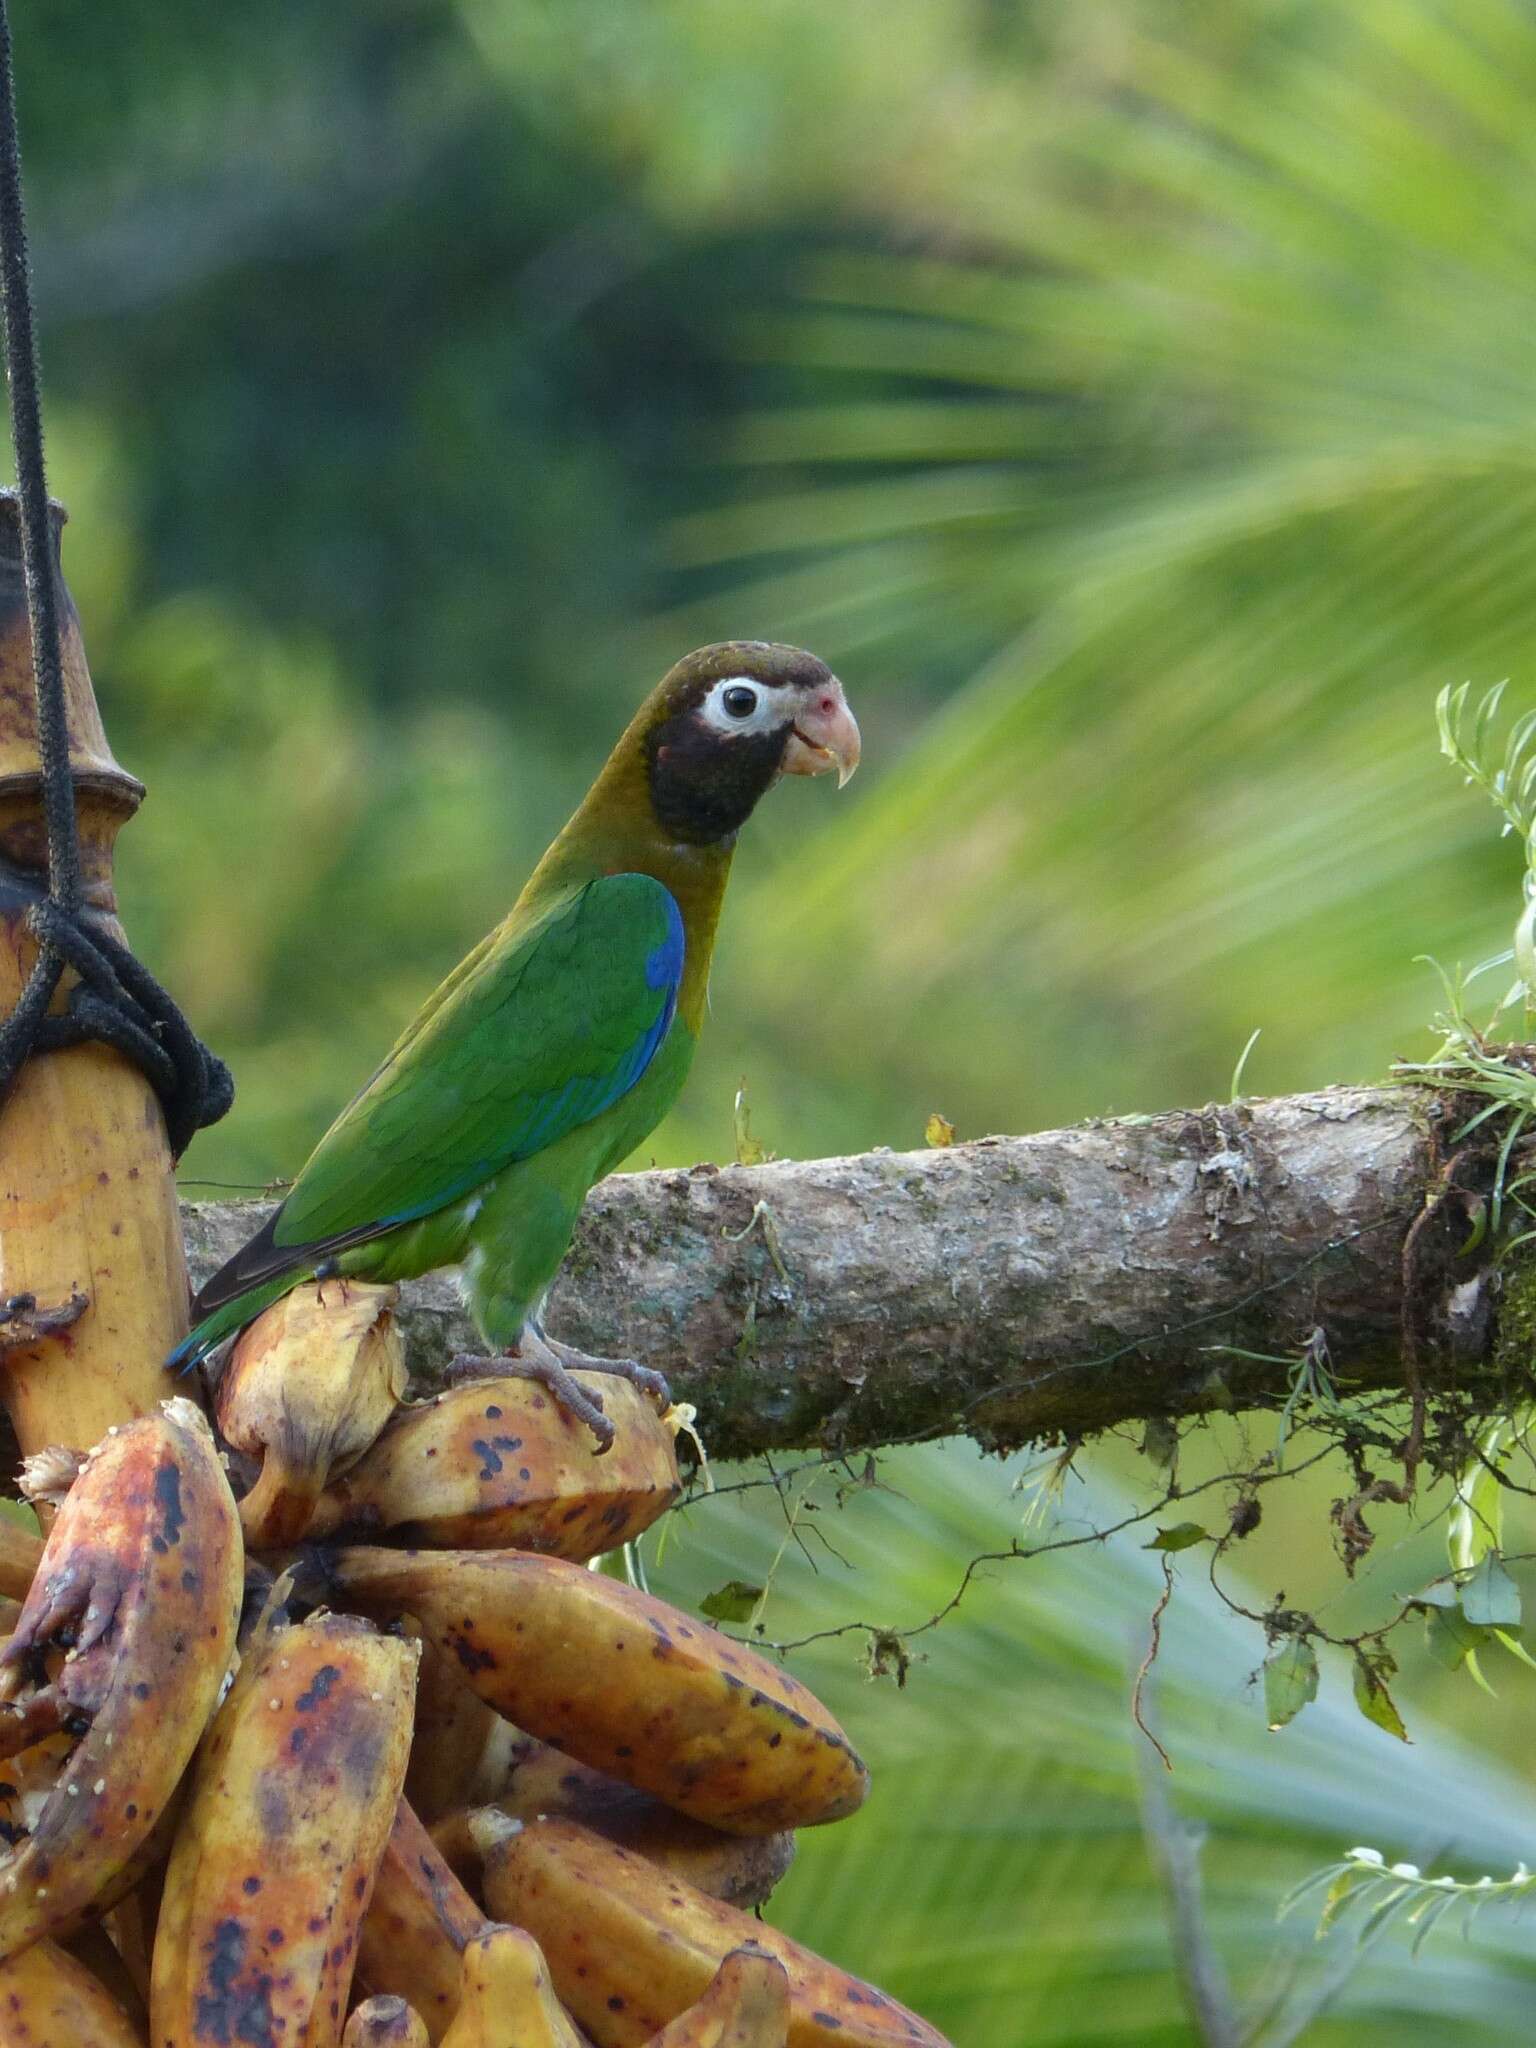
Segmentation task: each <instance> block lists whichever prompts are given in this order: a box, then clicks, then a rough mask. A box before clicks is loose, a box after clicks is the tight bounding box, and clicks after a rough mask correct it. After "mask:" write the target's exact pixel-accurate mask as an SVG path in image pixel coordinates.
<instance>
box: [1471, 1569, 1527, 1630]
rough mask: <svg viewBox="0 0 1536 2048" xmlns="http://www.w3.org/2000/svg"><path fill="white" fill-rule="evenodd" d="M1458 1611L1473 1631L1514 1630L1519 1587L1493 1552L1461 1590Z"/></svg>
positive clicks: (1516, 1622)
mask: <svg viewBox="0 0 1536 2048" xmlns="http://www.w3.org/2000/svg"><path fill="white" fill-rule="evenodd" d="M1461 1611H1462V1613H1463V1614H1464V1615H1465V1616H1466V1617H1467V1620H1468V1621H1470V1622H1471V1623H1472V1625H1473V1627H1474V1628H1518V1627H1519V1626H1520V1588H1519V1587H1518V1586H1517V1585H1516V1584H1515V1582H1514V1580H1513V1579H1512V1578H1511V1577H1510V1575H1509V1573H1508V1572H1507V1571H1506V1570H1505V1568H1504V1561H1503V1559H1502V1558H1501V1557H1500V1556H1499V1553H1498V1552H1497V1551H1496V1550H1490V1551H1487V1552H1485V1553H1484V1556H1483V1559H1482V1561H1481V1563H1480V1564H1479V1565H1478V1567H1477V1569H1476V1571H1474V1572H1473V1574H1472V1576H1471V1578H1470V1579H1468V1580H1467V1582H1466V1584H1465V1585H1464V1586H1463V1587H1462V1589H1461Z"/></svg>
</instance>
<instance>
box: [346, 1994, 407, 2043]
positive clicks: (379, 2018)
mask: <svg viewBox="0 0 1536 2048" xmlns="http://www.w3.org/2000/svg"><path fill="white" fill-rule="evenodd" d="M428 2040H429V2036H428V2034H427V2030H426V2027H425V2026H424V2025H423V2024H422V2018H421V2014H420V2013H419V2012H415V2011H413V2010H412V2008H411V2007H410V2006H408V2005H407V2004H406V2002H405V2000H404V1999H403V1998H369V1999H365V2000H364V2001H363V2003H362V2004H361V2005H360V2006H359V2007H358V2008H357V2010H356V2012H354V2013H353V2015H352V2017H351V2019H349V2020H348V2021H347V2031H346V2032H345V2033H344V2034H343V2035H342V2037H341V2048H427V2044H428Z"/></svg>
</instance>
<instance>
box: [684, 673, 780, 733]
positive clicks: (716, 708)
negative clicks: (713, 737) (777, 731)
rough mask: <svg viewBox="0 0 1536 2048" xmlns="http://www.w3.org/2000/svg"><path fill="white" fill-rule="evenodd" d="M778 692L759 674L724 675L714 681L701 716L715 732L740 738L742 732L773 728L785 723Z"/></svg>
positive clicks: (757, 731)
mask: <svg viewBox="0 0 1536 2048" xmlns="http://www.w3.org/2000/svg"><path fill="white" fill-rule="evenodd" d="M777 695H778V693H777V692H776V691H774V690H771V689H768V688H766V687H765V686H764V685H763V684H762V683H760V682H759V681H758V680H757V678H756V677H755V676H722V677H721V678H720V680H719V682H718V683H712V684H711V685H710V688H709V694H708V695H707V696H706V697H705V699H704V701H703V703H702V704H701V705H700V706H699V716H700V717H701V718H702V719H703V721H704V723H705V724H706V725H707V726H708V727H709V729H710V730H711V732H717V733H720V734H722V735H729V736H730V737H731V738H733V739H734V738H736V737H737V736H738V735H739V734H741V733H760V732H768V731H771V730H772V729H773V728H774V727H775V726H778V725H781V724H783V722H784V710H785V707H784V705H783V704H780V703H776V702H775V701H774V700H775V698H776V696H777Z"/></svg>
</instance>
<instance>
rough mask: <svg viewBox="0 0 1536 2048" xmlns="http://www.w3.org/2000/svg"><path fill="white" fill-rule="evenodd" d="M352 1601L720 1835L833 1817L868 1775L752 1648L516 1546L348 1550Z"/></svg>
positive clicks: (513, 1710)
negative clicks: (387, 1617)
mask: <svg viewBox="0 0 1536 2048" xmlns="http://www.w3.org/2000/svg"><path fill="white" fill-rule="evenodd" d="M324 1568H325V1571H326V1573H327V1583H328V1585H329V1586H330V1587H331V1588H332V1589H333V1592H334V1593H336V1594H340V1595H342V1596H344V1597H345V1599H346V1600H347V1601H348V1602H349V1603H355V1604H357V1605H359V1606H362V1607H364V1608H367V1609H369V1610H370V1611H373V1612H378V1613H384V1614H391V1615H393V1614H400V1613H408V1614H413V1615H414V1616H415V1617H416V1619H417V1621H418V1622H419V1623H420V1624H421V1627H422V1629H423V1631H424V1632H425V1633H426V1635H427V1636H428V1637H429V1638H430V1639H431V1641H432V1642H433V1643H434V1644H435V1645H436V1647H437V1648H438V1649H439V1650H440V1651H442V1652H443V1653H444V1654H445V1655H447V1656H450V1657H453V1658H456V1659H457V1660H458V1663H459V1665H460V1667H461V1669H462V1670H463V1672H464V1676H465V1680H466V1682H467V1683H468V1684H469V1685H471V1686H473V1688H474V1690H475V1691H476V1692H477V1693H478V1694H479V1695H480V1697H481V1698H482V1699H483V1700H485V1701H486V1702H487V1703H488V1704H489V1705H490V1706H493V1707H494V1708H495V1709H496V1711H497V1712H498V1713H500V1714H504V1715H505V1716H506V1717H507V1719H508V1720H510V1721H514V1722H516V1724H517V1726H518V1727H519V1728H523V1729H526V1730H527V1731H528V1732H529V1733H530V1734H533V1735H537V1736H540V1737H542V1738H543V1739H544V1740H546V1741H551V1742H558V1743H559V1745H560V1747H561V1749H563V1750H564V1751H565V1752H566V1753H567V1754H568V1755H570V1756H573V1757H576V1758H577V1759H578V1760H579V1761H580V1762H582V1763H586V1764H591V1765H592V1766H593V1768H594V1769H596V1770H600V1771H606V1772H607V1773H609V1775H610V1776H612V1777H616V1778H622V1779H623V1780H624V1781H625V1783H626V1784H630V1785H637V1786H639V1787H640V1789H641V1790H642V1791H646V1792H651V1793H654V1794H655V1796H656V1797H657V1798H658V1799H661V1800H663V1801H664V1802H665V1803H666V1804H667V1805H668V1806H673V1807H676V1808H677V1809H678V1811H679V1812H681V1813H687V1814H691V1815H692V1816H693V1818H694V1819H695V1820H702V1821H705V1822H707V1823H708V1824H709V1825H710V1826H711V1827H716V1828H722V1829H724V1830H725V1831H726V1832H727V1833H730V1834H771V1833H774V1832H775V1831H776V1830H778V1829H781V1828H794V1827H809V1826H812V1825H814V1824H816V1823H817V1822H821V1821H830V1820H839V1819H841V1818H842V1817H843V1816H844V1815H845V1814H849V1813H852V1812H853V1811H854V1810H855V1809H856V1808H857V1807H858V1806H859V1805H860V1804H861V1803H862V1801H863V1798H864V1795H865V1792H866V1791H867V1789H868V1784H869V1779H868V1774H867V1772H866V1771H865V1768H864V1765H863V1764H862V1762H861V1761H860V1760H859V1758H858V1757H857V1756H856V1755H855V1753H854V1751H853V1749H852V1747H851V1745H850V1744H849V1741H848V1738H847V1736H846V1735H844V1733H843V1731H842V1729H841V1728H840V1727H839V1726H838V1725H837V1723H836V1721H835V1720H833V1718H832V1716H831V1715H830V1714H829V1713H828V1712H827V1710H826V1709H825V1707H823V1706H822V1705H821V1703H820V1702H819V1701H818V1700H817V1699H816V1698H815V1696H814V1695H813V1694H812V1693H810V1692H808V1691H807V1690H806V1688H805V1687H804V1686H803V1685H800V1684H798V1683H797V1682H796V1680H794V1679H793V1678H791V1677H789V1676H788V1674H787V1673H786V1672H784V1671H781V1670H780V1669H779V1668H778V1667H777V1666H776V1665H773V1664H770V1663H768V1661H767V1660H766V1659H765V1658H763V1657H760V1656H759V1655H758V1654H757V1653H756V1652H755V1651H753V1650H750V1649H747V1648H746V1647H745V1646H744V1645H742V1644H740V1643H736V1642H733V1641H732V1640H731V1639H730V1638H729V1637H728V1636H723V1635H721V1634H719V1633H718V1632H717V1631H716V1630H714V1629H711V1628H706V1627H705V1626H704V1625H703V1624H702V1623H700V1622H698V1621H695V1620H693V1619H692V1618H691V1617H690V1616H688V1615H686V1614H682V1613H680V1612H679V1611H678V1610H677V1609H676V1608H675V1607H668V1606H667V1605H666V1604H665V1603H664V1602H663V1601H660V1600H653V1599H652V1598H651V1597H650V1595H649V1594H646V1593H640V1592H637V1591H636V1590H635V1589H634V1588H633V1587H630V1586H622V1585H620V1584H618V1583H617V1581H616V1580H613V1579H610V1578H607V1577H605V1576H604V1575H603V1574H601V1573H599V1572H589V1571H584V1570H583V1569H582V1568H581V1567H580V1566H579V1565H573V1564H568V1563H566V1562H564V1561H563V1560H562V1559H560V1558H554V1557H536V1556H533V1555H532V1554H530V1553H528V1552H526V1551H518V1550H501V1551H477V1550H436V1551H398V1550H384V1549H374V1548H371V1547H369V1548H365V1547H358V1548H353V1549H344V1550H341V1551H338V1552H336V1553H335V1554H334V1556H332V1557H331V1558H330V1559H329V1560H328V1561H327V1563H326V1565H325V1567H324Z"/></svg>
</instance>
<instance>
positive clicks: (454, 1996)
mask: <svg viewBox="0 0 1536 2048" xmlns="http://www.w3.org/2000/svg"><path fill="white" fill-rule="evenodd" d="M486 1925H487V1921H486V1917H485V1915H484V1913H482V1912H481V1910H480V1908H479V1907H478V1906H477V1905H476V1904H475V1902H474V1900H473V1899H472V1898H471V1897H470V1896H469V1893H468V1892H467V1891H466V1890H465V1889H464V1887H463V1885H461V1884H460V1883H459V1880H458V1879H457V1878H456V1877H455V1876H454V1874H453V1872H452V1871H451V1870H450V1869H449V1868H448V1865H447V1864H446V1863H445V1862H444V1861H443V1858H442V1857H441V1855H440V1854H439V1853H438V1851H437V1848H436V1846H435V1845H434V1843H433V1841H432V1838H431V1836H430V1835H429V1834H428V1833H427V1831H426V1829H425V1828H424V1827H423V1826H422V1824H421V1822H420V1821H419V1820H418V1819H417V1818H416V1815H415V1814H414V1813H413V1812H412V1811H411V1808H410V1806H409V1805H408V1804H407V1802H406V1801H405V1800H404V1799H402V1800H401V1801H400V1804H399V1806H398V1808H397V1809H396V1812H395V1818H394V1824H393V1826H392V1827H391V1828H390V1831H389V1840H388V1842H387V1843H386V1844H385V1847H384V1854H383V1856H382V1857H381V1858H380V1860H379V1869H378V1876H377V1879H376V1880H375V1883H374V1887H373V1897H372V1899H371V1900H370V1902H369V1906H368V1911H367V1912H366V1913H365V1914H364V1916H363V1923H362V1926H361V1928H360V1929H359V1931H358V1940H357V1978H358V1982H359V1983H360V1984H362V1985H363V1986H364V1987H365V1988H366V1989H367V1990H369V1991H374V1992H393V1993H396V1994H398V1995H399V1996H400V1997H402V1998H408V1999H409V2000H410V2002H411V2004H412V2005H413V2006H415V2008H416V2010H417V2012H418V2013H419V2014H420V2015H421V2018H422V2020H423V2022H424V2023H425V2025H426V2029H427V2033H428V2035H429V2036H430V2038H431V2039H432V2040H433V2041H440V2040H441V2039H442V2038H443V2034H444V2032H445V2030H446V2029H447V2027H448V2024H449V2022H450V2021H451V2020H452V2018H453V2016H454V2014H455V2013H456V2012H457V2011H458V2007H459V1986H460V1982H461V1979H462V1975H463V1963H462V1958H463V1954H464V1945H465V1943H466V1942H468V1941H470V1940H472V1939H473V1937H474V1936H475V1935H477V1934H480V1933H483V1932H484V1930H485V1927H486Z"/></svg>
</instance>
